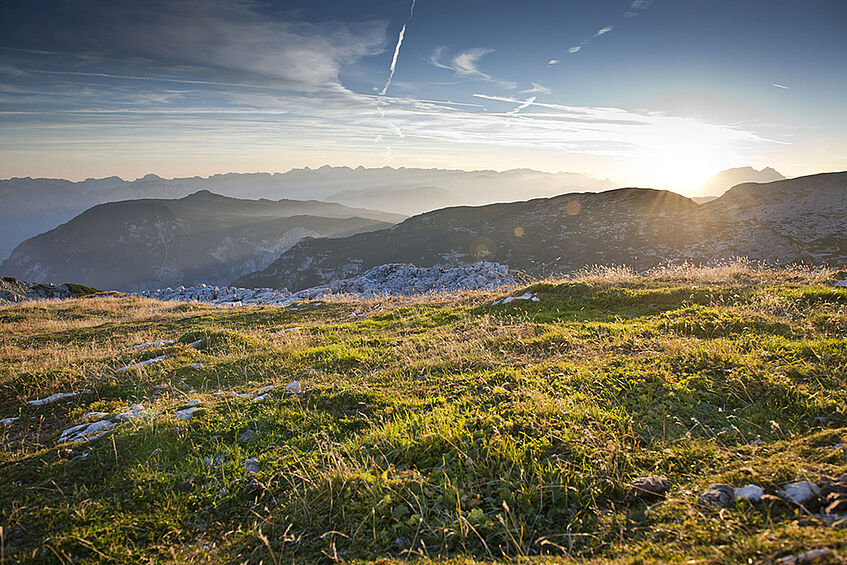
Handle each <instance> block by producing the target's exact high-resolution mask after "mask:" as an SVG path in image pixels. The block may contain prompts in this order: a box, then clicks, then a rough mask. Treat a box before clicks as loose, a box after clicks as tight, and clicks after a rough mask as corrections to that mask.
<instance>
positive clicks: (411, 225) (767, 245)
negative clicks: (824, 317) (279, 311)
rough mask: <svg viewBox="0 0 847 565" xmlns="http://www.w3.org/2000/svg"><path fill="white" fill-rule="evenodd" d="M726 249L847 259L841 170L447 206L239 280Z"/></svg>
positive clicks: (322, 242) (582, 262)
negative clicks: (700, 189) (708, 190)
mask: <svg viewBox="0 0 847 565" xmlns="http://www.w3.org/2000/svg"><path fill="white" fill-rule="evenodd" d="M734 256H747V257H750V258H753V259H759V260H766V261H771V262H781V263H789V262H798V261H804V262H809V263H815V264H820V263H828V264H833V265H841V264H844V263H845V262H847V173H844V172H841V173H828V174H820V175H812V176H808V177H800V178H796V179H791V180H783V181H777V182H772V183H767V184H755V183H748V184H742V185H739V186H736V187H735V188H733V189H732V190H730V191H728V192H727V193H726V194H724V195H723V196H722V197H720V198H718V199H716V200H714V201H712V202H708V203H706V204H703V205H698V204H696V203H695V202H694V201H692V200H690V199H688V198H685V197H683V196H680V195H678V194H675V193H672V192H667V191H661V190H652V189H642V188H625V189H618V190H611V191H607V192H602V193H575V194H566V195H562V196H557V197H555V198H549V199H537V200H530V201H527V202H518V203H511V204H495V205H489V206H482V207H456V208H448V209H444V210H437V211H434V212H429V213H427V214H422V215H420V216H415V217H413V218H409V219H408V220H405V221H404V222H402V223H400V224H397V225H396V226H393V227H391V228H389V229H386V230H380V231H374V232H369V233H363V234H358V235H354V236H351V237H347V238H343V239H334V240H328V239H307V240H303V241H301V242H299V243H298V244H297V245H295V246H294V247H292V248H291V249H289V250H288V251H286V252H285V253H283V254H282V255H281V256H280V257H279V259H277V260H276V261H274V262H273V263H272V264H271V265H270V266H268V268H266V269H264V270H262V271H260V272H256V273H252V274H249V275H246V276H244V277H242V278H241V279H239V280H238V281H236V284H239V285H244V286H254V287H255V286H259V287H261V286H270V287H288V288H289V289H292V290H298V289H302V288H307V287H310V286H315V285H319V284H322V283H325V282H328V281H330V280H332V279H336V278H346V277H350V276H354V275H357V274H360V273H362V272H364V271H365V270H367V269H369V268H370V267H373V266H376V265H380V264H383V263H392V262H412V263H415V264H416V265H418V266H431V265H434V264H450V263H466V262H471V261H475V260H478V259H487V260H492V261H499V262H503V263H506V264H508V265H509V266H510V267H511V268H513V269H519V270H523V271H527V272H530V273H534V274H549V273H551V272H568V271H573V270H575V269H579V268H581V267H583V266H586V265H592V264H626V265H631V266H633V267H635V268H638V269H646V268H649V267H652V266H656V265H659V264H662V263H664V262H667V261H686V260H688V261H694V262H708V261H712V260H719V259H724V258H728V257H734Z"/></svg>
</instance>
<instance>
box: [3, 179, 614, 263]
mask: <svg viewBox="0 0 847 565" xmlns="http://www.w3.org/2000/svg"><path fill="white" fill-rule="evenodd" d="M611 186H612V185H611V183H610V182H609V181H608V180H601V179H596V178H593V177H589V176H586V175H581V174H575V173H555V174H553V173H542V172H538V171H533V170H530V169H516V170H512V171H505V172H496V171H459V170H445V169H407V168H402V167H401V168H399V169H393V168H391V167H383V168H379V169H367V168H364V167H357V168H355V169H352V168H350V167H328V166H325V167H320V168H318V169H310V168H305V169H293V170H291V171H288V172H286V173H274V174H269V173H250V174H236V173H227V174H221V175H212V176H210V177H206V178H201V177H190V178H176V179H171V180H169V179H163V178H161V177H158V176H156V175H153V174H149V175H146V176H144V177H142V178H140V179H137V180H135V181H125V180H123V179H120V178H118V177H109V178H105V179H88V180H85V181H81V182H70V181H66V180H60V179H32V178H15V179H9V180H3V181H0V201H2V202H3V206H2V208H0V259H2V258H5V257H7V256H8V254H9V253H10V252H11V251H12V249H14V247H15V246H16V245H17V244H18V243H20V242H21V241H23V240H25V239H27V238H30V237H32V236H34V235H37V234H39V233H41V232H44V231H46V230H49V229H52V228H54V227H56V226H57V225H59V224H61V223H63V222H66V221H68V220H70V219H71V218H73V217H74V216H76V215H77V214H79V213H81V212H83V211H85V210H87V209H88V208H91V207H92V206H95V205H97V204H104V203H106V202H118V201H122V200H130V199H138V198H182V197H184V196H187V195H189V194H193V193H195V192H197V191H199V190H209V191H212V192H215V193H217V194H222V195H225V196H231V197H235V198H254V199H255V198H269V199H272V200H278V199H280V198H288V199H297V200H323V201H334V200H336V199H338V200H342V201H343V202H344V203H346V204H348V205H350V206H356V207H362V206H364V207H368V208H373V209H377V210H384V211H389V212H403V213H418V212H423V211H428V210H435V209H438V208H443V207H446V206H454V205H457V204H484V203H488V202H510V201H515V200H526V199H527V198H533V197H538V196H552V195H554V194H561V193H563V192H572V191H574V190H605V189H607V188H611ZM383 202H384V204H385V205H384V206H383V205H382V203H383ZM404 202H405V204H404Z"/></svg>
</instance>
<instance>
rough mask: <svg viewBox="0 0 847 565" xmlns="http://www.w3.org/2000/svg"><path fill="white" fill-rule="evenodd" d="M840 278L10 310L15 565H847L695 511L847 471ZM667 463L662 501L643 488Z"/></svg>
mask: <svg viewBox="0 0 847 565" xmlns="http://www.w3.org/2000/svg"><path fill="white" fill-rule="evenodd" d="M839 277H840V278H847V277H845V276H843V273H835V272H832V271H827V270H805V269H791V270H779V271H770V270H763V269H758V268H754V267H751V266H749V265H743V264H741V265H734V266H733V265H726V266H723V267H717V268H711V269H709V268H700V269H695V268H678V269H666V270H664V271H660V272H656V273H653V274H652V275H650V276H638V275H635V274H634V273H632V272H630V271H628V270H626V269H595V270H589V271H585V272H583V273H581V274H580V275H579V276H575V277H572V278H569V279H561V280H548V281H541V282H527V283H526V284H524V285H521V286H519V287H516V288H514V289H501V290H500V291H493V292H465V293H456V294H452V295H447V296H434V297H427V298H414V299H409V298H384V299H378V300H370V301H355V300H347V299H344V298H340V299H337V300H332V301H324V302H307V303H303V304H300V305H298V306H299V307H298V308H289V309H281V308H277V307H258V306H257V307H237V308H216V307H211V306H208V305H201V304H189V303H173V302H171V303H159V302H155V301H151V300H144V299H139V298H118V297H101V298H87V299H76V300H65V301H53V302H30V303H24V304H20V305H12V306H4V307H0V419H11V418H18V419H17V420H14V421H10V422H9V423H7V424H2V425H0V527H2V532H0V536H2V543H0V547H2V550H0V551H2V554H0V561H2V563H3V564H5V563H154V562H155V563H162V562H164V563H245V562H247V563H259V562H262V563H265V564H275V565H276V564H282V563H330V562H334V561H343V562H348V563H369V562H374V561H376V562H380V563H386V564H387V563H397V562H405V561H409V560H419V561H424V562H427V561H430V560H431V561H433V562H438V563H442V562H447V563H455V564H460V563H461V564H470V563H477V562H484V561H491V560H496V561H502V562H510V561H523V560H526V561H528V562H530V563H547V562H556V563H558V562H571V561H577V562H587V563H621V564H625V563H632V564H634V563H650V562H656V563H665V562H679V563H772V562H775V561H776V560H777V559H778V558H780V557H782V556H786V555H790V554H794V553H798V552H801V551H804V550H809V549H821V548H829V549H831V550H834V551H835V552H836V553H835V554H833V556H832V559H833V560H835V561H834V562H841V561H839V559H841V557H839V555H841V556H847V528H844V527H833V526H831V525H828V524H826V523H824V522H823V521H821V520H819V519H818V518H816V516H815V513H816V512H817V508H806V507H798V506H789V505H788V504H786V503H784V502H782V501H780V500H778V499H776V498H775V497H766V500H765V501H763V502H761V503H758V504H750V503H745V502H734V503H732V504H731V505H730V506H729V507H727V508H722V509H716V508H709V507H704V506H702V505H699V504H698V502H697V495H698V493H699V492H700V491H701V490H702V489H703V488H705V487H707V486H709V485H710V484H712V483H729V484H731V485H734V486H742V485H745V484H748V483H755V484H758V485H760V486H762V487H763V488H764V489H765V492H766V493H768V494H770V495H774V494H776V492H777V491H778V489H779V488H780V485H783V484H785V483H788V482H792V481H801V480H809V481H818V480H820V478H821V477H825V476H832V477H837V476H839V475H841V474H843V473H845V472H847V339H845V336H847V289H845V288H835V287H834V285H833V283H834V282H835V280H837V278H839ZM525 292H530V293H534V294H535V296H537V298H538V299H539V300H538V301H535V302H534V301H531V300H515V301H513V302H510V303H508V304H496V305H495V304H492V303H493V302H494V301H496V300H497V299H501V298H503V297H504V296H518V295H522V294H524V293H525ZM160 340H174V343H171V344H163V345H161V346H158V347H152V348H148V349H144V350H136V349H133V347H132V346H134V345H137V344H141V343H145V342H155V341H160ZM198 340H200V343H199V344H197V345H196V346H195V347H192V346H190V345H189V344H192V343H196V342H197V341H198ZM162 355H168V358H167V359H165V360H163V361H161V362H158V363H154V364H150V365H147V366H143V367H133V368H130V369H129V370H125V371H121V372H118V371H117V369H119V368H121V367H125V366H128V365H131V364H132V363H136V362H139V361H143V360H146V359H151V358H155V357H158V356H162ZM193 363H200V364H202V367H201V368H191V367H190V365H191V364H193ZM292 381H299V382H300V383H301V386H302V393H301V394H299V395H294V394H285V392H284V389H285V387H286V385H287V384H288V383H290V382H292ZM270 385H274V386H275V387H276V388H275V389H274V390H273V391H271V392H270V393H268V395H267V397H266V398H260V399H258V400H255V401H254V400H253V398H254V397H255V395H256V394H258V393H257V391H260V390H261V389H262V388H264V387H266V386H270ZM62 392H76V393H78V394H77V395H75V396H73V397H68V398H64V399H61V400H58V401H56V402H53V403H49V404H43V405H31V404H29V403H28V401H30V400H33V399H41V398H44V397H47V396H49V395H51V394H54V393H62ZM233 392H234V393H237V394H238V395H243V396H244V397H241V396H236V395H233V394H231V393H233ZM216 393H217V394H216ZM197 401H199V403H197ZM139 404H140V405H141V406H142V408H141V410H140V411H139V410H137V411H139V412H140V415H137V417H132V418H127V419H125V420H123V421H118V422H117V425H115V426H114V427H112V428H111V429H109V430H108V431H106V433H104V434H102V435H100V436H98V437H96V438H95V439H91V440H89V441H80V442H72V441H71V442H60V441H59V438H60V435H61V433H62V431H63V430H65V429H68V428H70V427H72V426H75V425H79V424H82V423H85V422H86V421H91V420H92V419H93V418H97V417H98V416H95V415H91V414H90V413H93V412H99V413H103V414H108V415H109V417H110V418H112V419H114V417H115V415H117V414H121V413H125V412H127V411H128V410H130V407H131V406H133V405H139ZM192 404H193V405H194V406H193V407H195V408H197V410H196V411H195V412H194V413H193V414H192V416H191V417H190V418H188V419H181V418H179V417H178V416H177V411H178V410H181V409H184V408H186V407H188V406H191V405H192ZM101 416H102V415H101ZM251 458H252V459H251ZM245 462H247V463H246V464H245ZM649 475H665V476H667V477H668V478H669V479H670V482H671V488H670V491H669V493H668V495H667V497H666V498H665V499H663V500H659V501H657V502H650V503H643V502H635V503H627V502H625V501H624V499H625V495H626V494H627V491H628V490H629V486H628V485H629V483H630V481H632V480H633V479H634V478H637V477H640V476H649Z"/></svg>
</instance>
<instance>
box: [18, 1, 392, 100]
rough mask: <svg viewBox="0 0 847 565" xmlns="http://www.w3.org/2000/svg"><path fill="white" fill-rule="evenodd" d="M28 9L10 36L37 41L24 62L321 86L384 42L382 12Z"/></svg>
mask: <svg viewBox="0 0 847 565" xmlns="http://www.w3.org/2000/svg"><path fill="white" fill-rule="evenodd" d="M26 9H27V10H31V11H32V13H31V14H28V15H26V17H23V16H22V17H20V18H18V19H19V20H20V22H19V24H20V25H18V26H16V28H15V29H14V30H12V31H11V32H10V33H11V34H12V35H13V37H12V38H11V39H8V40H9V41H10V42H17V43H19V44H20V45H21V46H22V47H24V48H26V47H30V46H36V47H38V48H39V50H40V51H42V52H43V54H37V53H30V54H29V55H28V57H29V59H28V61H29V62H37V63H38V64H39V65H40V67H39V68H41V69H43V70H54V71H56V70H68V69H69V68H73V70H75V71H79V72H102V73H104V74H116V75H136V76H148V75H149V76H150V77H151V78H155V77H157V76H161V77H165V78H171V79H183V80H195V79H197V80H207V81H217V82H254V83H265V84H274V85H287V86H290V87H293V88H299V89H303V88H321V87H325V86H327V85H334V86H337V85H338V84H339V79H338V76H339V72H340V70H341V68H342V67H343V66H344V65H346V64H349V63H352V62H354V61H356V60H358V59H360V58H361V57H364V56H367V55H375V54H378V53H380V52H382V50H383V48H384V43H385V22H383V21H363V22H357V23H340V22H320V23H311V22H304V21H297V20H292V19H279V18H273V17H270V16H269V14H267V13H265V12H264V11H263V10H264V5H262V4H260V3H258V2H253V1H243V0H204V1H203V2H172V1H169V0H150V1H147V2H137V1H130V0H111V1H110V2H109V3H108V9H104V5H103V2H101V1H97V0H57V1H56V2H52V3H49V4H46V5H42V4H39V5H37V6H35V5H33V6H32V7H29V6H27V8H26ZM68 30H73V32H72V33H70V32H68ZM6 35H8V34H6ZM34 42H37V45H33V43H34Z"/></svg>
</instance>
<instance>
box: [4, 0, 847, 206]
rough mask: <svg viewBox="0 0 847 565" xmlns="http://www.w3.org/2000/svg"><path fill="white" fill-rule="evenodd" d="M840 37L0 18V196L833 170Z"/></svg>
mask: <svg viewBox="0 0 847 565" xmlns="http://www.w3.org/2000/svg"><path fill="white" fill-rule="evenodd" d="M845 25H847V2H844V1H843V0H807V1H804V2H799V1H790V2H789V1H782V0H745V1H743V2H739V1H737V0H736V1H723V0H652V1H651V0H551V1H542V0H528V1H526V2H521V3H516V2H514V1H510V2H506V1H500V0H417V1H416V2H415V3H414V9H413V4H412V2H405V1H391V2H388V1H356V2H350V1H349V0H348V1H333V2H329V1H319V0H318V1H315V0H313V1H311V2H306V1H286V2H270V3H266V2H252V1H246V0H204V1H182V2H180V1H173V0H170V1H165V0H151V1H147V2H137V1H132V2H130V1H126V0H112V1H98V0H72V1H71V0H54V1H50V2H46V1H39V0H28V1H18V0H7V1H6V2H4V3H3V4H2V6H0V112H2V115H3V119H2V121H0V177H2V178H7V177H10V176H61V177H66V178H74V179H79V178H85V177H91V176H106V175H111V174H117V175H120V176H123V177H125V178H134V177H137V176H141V175H143V174H144V173H147V172H155V173H158V174H160V175H162V176H192V175H202V176H205V175H208V174H211V173H218V172H226V171H284V170H287V169H289V168H292V167H300V166H313V167H315V166H320V165H322V164H327V163H328V164H332V165H358V164H364V165H366V166H383V165H391V166H422V167H443V168H464V169H478V168H493V169H508V168H517V167H530V168H537V169H542V170H549V171H557V170H563V171H575V172H586V173H590V174H593V175H596V176H599V177H609V178H611V179H613V180H615V181H617V182H619V183H620V184H622V185H624V184H631V185H636V184H637V185H641V186H656V187H662V188H674V189H678V190H686V189H689V188H694V187H695V186H696V185H698V184H699V183H700V182H702V181H703V180H705V178H706V177H708V176H710V175H711V174H712V173H714V172H716V171H717V170H720V169H722V168H728V167H732V166H740V165H747V164H750V165H753V166H757V167H763V166H774V167H775V168H777V169H778V170H780V171H782V172H783V173H784V174H786V175H792V176H793V175H800V174H807V173H812V172H818V171H825V170H844V169H847V135H845V134H844V132H845V131H847V108H845V105H844V103H843V98H844V92H847V34H844V33H843V29H844V28H845ZM401 30H402V31H403V37H402V42H399V41H398V40H399V38H400V34H401ZM398 43H400V44H399V46H398ZM395 55H396V60H395ZM392 62H393V63H394V73H393V76H392V75H391V70H390V69H391V66H392ZM389 77H391V81H390V84H389V83H388V80H389Z"/></svg>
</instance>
